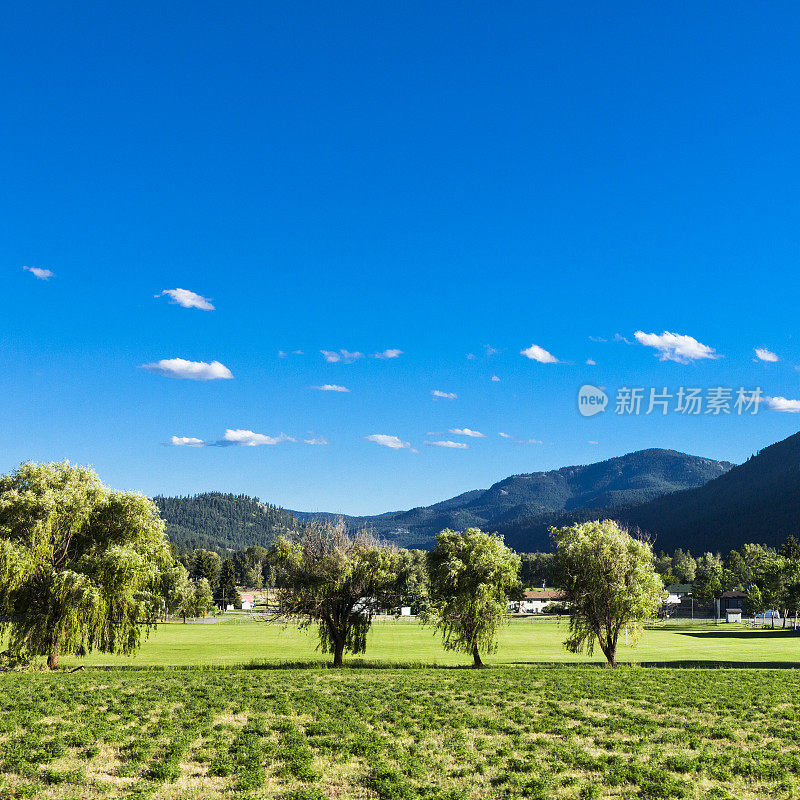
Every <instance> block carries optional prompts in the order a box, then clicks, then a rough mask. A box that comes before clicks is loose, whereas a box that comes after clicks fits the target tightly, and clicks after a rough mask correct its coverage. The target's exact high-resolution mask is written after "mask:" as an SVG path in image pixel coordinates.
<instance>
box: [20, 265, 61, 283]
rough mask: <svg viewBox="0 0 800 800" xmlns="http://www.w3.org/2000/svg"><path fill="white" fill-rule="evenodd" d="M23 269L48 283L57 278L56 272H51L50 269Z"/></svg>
mask: <svg viewBox="0 0 800 800" xmlns="http://www.w3.org/2000/svg"><path fill="white" fill-rule="evenodd" d="M22 269H24V270H27V271H28V272H30V273H31V275H33V276H34V277H35V278H38V279H39V280H40V281H46V280H49V279H50V278H54V277H55V272H51V271H50V270H49V269H42V268H41V267H23V268H22Z"/></svg>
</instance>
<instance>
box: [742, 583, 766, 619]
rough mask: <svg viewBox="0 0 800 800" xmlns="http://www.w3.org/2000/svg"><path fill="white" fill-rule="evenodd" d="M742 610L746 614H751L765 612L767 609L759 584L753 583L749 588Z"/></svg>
mask: <svg viewBox="0 0 800 800" xmlns="http://www.w3.org/2000/svg"><path fill="white" fill-rule="evenodd" d="M742 610H743V611H744V613H745V614H750V615H751V616H755V615H756V614H763V613H764V611H766V610H767V606H766V603H765V602H764V597H763V596H762V594H761V590H760V589H759V588H758V586H756V585H753V586H751V587H750V588H749V589H748V590H747V597H745V598H744V600H743V602H742Z"/></svg>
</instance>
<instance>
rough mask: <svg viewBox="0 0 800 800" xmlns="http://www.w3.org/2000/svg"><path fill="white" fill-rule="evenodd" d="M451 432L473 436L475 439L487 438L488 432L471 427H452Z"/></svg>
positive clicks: (457, 434)
mask: <svg viewBox="0 0 800 800" xmlns="http://www.w3.org/2000/svg"><path fill="white" fill-rule="evenodd" d="M450 433H454V434H455V435H456V436H471V437H472V438H473V439H485V438H486V434H484V433H481V432H480V431H472V430H470V429H469V428H450Z"/></svg>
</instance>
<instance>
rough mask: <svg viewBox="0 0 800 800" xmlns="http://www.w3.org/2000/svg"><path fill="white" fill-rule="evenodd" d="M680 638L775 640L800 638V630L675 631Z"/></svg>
mask: <svg viewBox="0 0 800 800" xmlns="http://www.w3.org/2000/svg"><path fill="white" fill-rule="evenodd" d="M674 633H676V634H677V635H678V636H693V637H695V638H697V639H774V638H775V637H776V636H786V637H791V636H798V637H800V630H797V631H794V630H792V629H791V628H774V629H773V628H766V629H764V630H757V631H754V630H753V629H752V628H750V629H749V630H721V631H717V630H713V631H678V630H676V631H674Z"/></svg>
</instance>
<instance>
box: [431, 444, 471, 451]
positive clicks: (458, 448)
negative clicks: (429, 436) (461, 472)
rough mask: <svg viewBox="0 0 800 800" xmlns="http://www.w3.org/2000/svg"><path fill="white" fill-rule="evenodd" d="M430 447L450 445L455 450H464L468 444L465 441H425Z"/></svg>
mask: <svg viewBox="0 0 800 800" xmlns="http://www.w3.org/2000/svg"><path fill="white" fill-rule="evenodd" d="M425 444H427V445H429V446H430V447H452V448H455V449H456V450H466V449H467V448H468V447H469V445H468V444H467V443H466V442H425Z"/></svg>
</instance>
